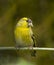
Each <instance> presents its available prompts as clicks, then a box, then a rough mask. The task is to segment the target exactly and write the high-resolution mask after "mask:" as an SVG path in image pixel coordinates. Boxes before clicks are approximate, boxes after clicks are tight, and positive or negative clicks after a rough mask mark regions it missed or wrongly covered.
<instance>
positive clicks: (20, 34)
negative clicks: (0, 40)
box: [14, 17, 36, 56]
mask: <svg viewBox="0 0 54 65" xmlns="http://www.w3.org/2000/svg"><path fill="white" fill-rule="evenodd" d="M32 27H33V23H32V20H31V19H30V18H27V17H23V18H21V19H20V20H19V21H18V22H17V24H16V27H15V31H14V34H15V40H16V47H35V46H36V40H35V37H34V34H33V31H32ZM35 53H36V51H35V50H34V51H33V52H32V55H33V56H35Z"/></svg>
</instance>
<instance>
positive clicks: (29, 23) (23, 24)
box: [17, 17, 33, 27]
mask: <svg viewBox="0 0 54 65" xmlns="http://www.w3.org/2000/svg"><path fill="white" fill-rule="evenodd" d="M17 26H20V27H33V24H32V20H31V19H29V18H27V17H23V18H21V19H20V20H19V21H18V23H17Z"/></svg>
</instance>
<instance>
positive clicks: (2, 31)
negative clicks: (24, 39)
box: [0, 0, 54, 65]
mask: <svg viewBox="0 0 54 65" xmlns="http://www.w3.org/2000/svg"><path fill="white" fill-rule="evenodd" d="M22 17H29V18H31V19H32V21H33V24H34V28H33V31H34V34H35V36H36V41H37V46H38V47H51V48H54V0H0V46H15V39H14V27H15V25H16V23H17V20H19V19H20V18H22ZM30 52H31V51H29V50H27V51H26V50H24V51H22V50H21V51H18V53H16V51H13V50H3V51H2V50H0V57H1V58H0V64H1V65H13V64H14V63H15V64H16V65H54V51H37V54H36V57H31V56H30ZM20 63H22V64H20ZM15 64H14V65H15Z"/></svg>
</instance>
